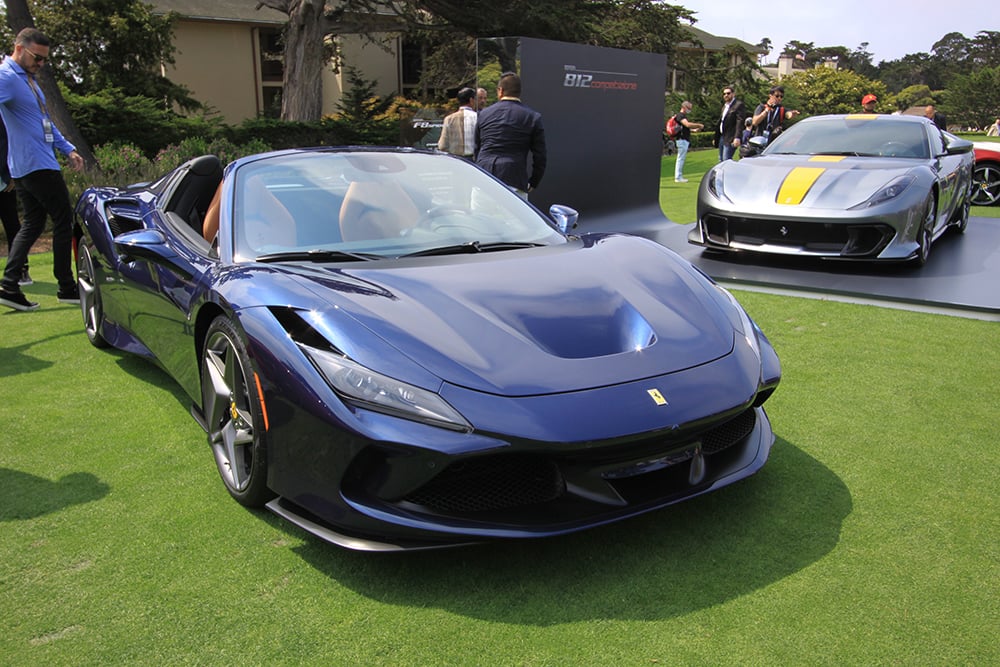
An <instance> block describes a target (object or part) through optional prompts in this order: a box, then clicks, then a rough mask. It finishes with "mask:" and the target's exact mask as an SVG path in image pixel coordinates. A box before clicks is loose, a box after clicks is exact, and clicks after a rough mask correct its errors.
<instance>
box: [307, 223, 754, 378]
mask: <svg viewBox="0 0 1000 667" xmlns="http://www.w3.org/2000/svg"><path fill="white" fill-rule="evenodd" d="M289 270H290V271H294V272H295V273H296V276H295V278H296V280H298V281H300V282H302V283H303V284H305V285H307V286H308V287H309V288H310V291H312V292H313V293H314V294H315V295H316V297H317V301H316V303H313V304H309V306H308V307H309V308H310V309H311V310H313V312H314V315H313V317H312V319H313V321H320V320H326V321H327V322H328V323H330V330H335V331H339V332H345V331H348V330H349V329H350V327H348V328H345V327H344V325H343V322H342V318H343V317H344V316H347V317H349V318H351V319H352V320H353V321H354V322H355V323H356V324H358V325H360V326H361V327H363V329H358V328H355V329H353V330H350V333H348V334H347V335H341V337H340V339H339V340H334V339H335V338H337V336H335V335H329V334H328V337H330V338H331V341H333V342H335V344H337V345H338V347H340V348H341V349H342V351H344V352H345V353H347V354H348V355H350V356H352V357H353V358H355V359H356V360H357V361H358V362H359V363H362V364H364V365H366V366H368V367H370V368H372V369H375V370H380V371H382V372H388V373H389V374H392V369H386V363H385V362H384V360H385V359H389V358H391V357H392V356H394V355H395V354H396V353H397V352H398V353H402V354H403V355H404V356H405V357H407V358H408V359H409V360H410V361H412V362H415V363H416V364H418V365H420V366H421V367H422V368H423V369H425V370H426V371H429V372H431V373H433V374H434V375H435V376H436V377H438V378H440V379H442V380H444V381H446V382H449V383H452V384H455V385H458V386H462V387H467V388H470V389H475V390H478V391H484V392H490V393H497V394H503V395H509V396H525V395H540V394H550V393H558V392H566V391H574V390H580V389H587V388H593V387H601V386H608V385H614V384H619V383H622V382H628V381H634V380H637V379H642V378H648V377H654V376H659V375H663V374H665V373H671V372H674V371H679V370H683V369H687V368H691V367H694V366H698V365H701V364H705V363H708V362H710V361H712V360H714V359H718V358H719V357H722V356H724V355H726V354H728V353H730V352H731V351H732V348H733V339H734V334H733V324H732V321H731V320H730V319H728V316H727V313H726V312H725V311H724V310H723V306H722V305H721V302H720V300H719V299H718V297H717V296H716V295H714V294H713V292H714V288H713V287H712V286H711V285H710V284H709V283H708V281H707V280H706V279H705V278H704V277H702V276H701V275H700V274H698V273H697V272H696V271H695V270H694V269H693V268H692V267H691V266H690V264H688V263H687V262H685V261H684V260H683V259H681V258H679V257H678V256H677V255H675V254H674V253H673V252H671V251H669V250H667V249H666V248H664V247H662V246H660V245H658V244H655V243H653V242H651V241H647V240H645V239H640V238H636V237H628V236H620V235H611V236H593V237H584V239H582V240H573V241H570V242H568V243H566V244H561V245H559V246H548V247H544V248H534V249H526V250H516V251H506V252H495V253H480V254H474V255H452V256H446V257H434V258H428V257H424V258H413V259H403V260H399V261H394V262H388V261H385V262H382V261H380V262H375V263H369V264H352V265H350V266H347V267H345V266H344V265H343V264H340V265H338V266H337V267H336V268H334V267H324V266H322V265H315V266H303V265H299V266H297V267H295V268H294V269H293V268H289ZM317 311H318V312H321V313H322V314H323V316H322V317H320V318H317V317H316V316H315V313H316V312H317ZM337 320H341V323H340V324H336V322H337ZM358 336H362V337H365V340H364V341H363V342H362V341H360V340H357V339H356V337H358ZM373 336H374V337H377V339H379V340H381V341H383V342H384V343H385V344H388V345H389V346H391V347H392V348H394V349H393V351H392V354H386V353H382V354H380V353H379V349H378V346H376V345H373V340H372V337H373ZM397 377H398V376H397ZM400 379H404V380H405V379H407V378H400Z"/></svg>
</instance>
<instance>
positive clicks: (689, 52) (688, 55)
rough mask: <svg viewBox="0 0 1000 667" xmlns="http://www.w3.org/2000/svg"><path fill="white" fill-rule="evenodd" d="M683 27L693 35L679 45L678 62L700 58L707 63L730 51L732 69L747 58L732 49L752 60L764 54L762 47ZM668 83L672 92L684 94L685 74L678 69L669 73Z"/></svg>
mask: <svg viewBox="0 0 1000 667" xmlns="http://www.w3.org/2000/svg"><path fill="white" fill-rule="evenodd" d="M683 27H684V29H685V30H686V31H687V32H689V33H690V34H691V41H690V42H681V43H679V44H678V45H677V60H678V61H685V60H687V61H694V60H697V59H699V58H701V59H704V60H706V61H707V59H708V58H709V57H710V56H712V55H714V54H717V53H725V52H726V51H729V63H728V64H729V66H730V67H737V66H739V65H740V64H742V63H743V62H745V60H746V58H747V56H746V55H744V54H741V53H740V49H732V48H731V47H733V46H738V47H741V49H742V50H743V51H744V52H745V53H746V54H749V56H750V57H751V58H756V57H757V55H758V54H761V53H764V51H763V50H762V49H761V48H760V47H757V46H754V45H753V44H750V43H749V42H744V41H743V40H740V39H736V38H735V37H719V36H718V35H713V34H711V33H707V32H705V31H704V30H699V29H698V28H695V27H694V26H683ZM706 64H707V62H706ZM668 81H669V82H670V90H671V91H672V92H682V91H683V90H684V73H683V72H682V71H681V70H680V69H678V68H677V67H671V68H670V71H669V72H668Z"/></svg>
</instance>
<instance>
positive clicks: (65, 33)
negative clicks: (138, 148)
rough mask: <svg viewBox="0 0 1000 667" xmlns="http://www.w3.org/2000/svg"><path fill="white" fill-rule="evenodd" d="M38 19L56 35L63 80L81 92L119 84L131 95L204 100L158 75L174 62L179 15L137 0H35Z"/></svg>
mask: <svg viewBox="0 0 1000 667" xmlns="http://www.w3.org/2000/svg"><path fill="white" fill-rule="evenodd" d="M32 6H33V7H34V17H35V22H36V23H37V24H38V27H39V28H40V29H41V30H42V31H43V32H45V33H46V34H48V35H51V36H52V37H53V39H54V40H57V44H56V45H55V51H56V54H55V55H56V56H57V57H58V59H59V67H58V69H56V70H55V71H54V73H55V75H56V78H57V80H58V81H59V83H61V84H63V85H64V86H65V87H66V88H67V89H68V90H70V91H71V92H73V93H76V94H78V95H89V94H92V93H98V92H102V91H104V90H106V89H108V88H120V89H121V90H122V91H124V92H125V93H126V94H128V95H139V96H143V97H149V98H153V99H157V100H160V101H161V103H165V104H167V105H171V104H178V105H179V106H181V107H182V108H185V109H188V110H193V109H196V108H198V107H199V106H200V105H199V104H198V103H197V102H196V101H195V100H194V99H192V98H191V96H190V94H189V93H188V91H187V90H185V89H184V88H183V87H181V86H178V85H176V84H174V83H172V82H171V81H170V80H169V79H167V78H166V77H164V76H163V75H162V74H160V70H161V67H162V66H163V65H164V64H171V63H173V62H174V58H173V55H174V51H175V49H174V46H173V23H174V20H175V15H167V16H162V15H156V14H153V12H152V9H153V7H152V5H148V4H145V3H144V2H141V1H139V0H35V1H34V2H33V3H32Z"/></svg>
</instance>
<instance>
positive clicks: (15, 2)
mask: <svg viewBox="0 0 1000 667" xmlns="http://www.w3.org/2000/svg"><path fill="white" fill-rule="evenodd" d="M6 5H7V26H8V27H9V28H10V29H11V30H12V31H13V33H14V34H15V35H16V34H17V33H19V32H21V30H23V29H25V28H34V27H35V20H34V18H32V16H31V12H30V11H28V3H27V0H6ZM50 51H51V49H50ZM37 79H38V85H39V86H41V88H42V92H43V93H44V94H45V100H46V103H47V106H48V110H49V115H51V116H52V120H53V121H54V122H55V124H56V126H57V127H58V128H59V130H60V131H61V132H62V133H63V135H64V136H65V137H66V139H68V140H69V142H70V143H72V144H73V145H74V146H76V151H77V152H78V153H79V154H80V156H81V157H82V158H83V161H84V164H85V165H86V167H87V169H88V170H90V169H93V168H94V167H96V166H97V160H96V158H94V152H93V151H92V150H91V148H90V144H89V143H88V142H87V140H86V139H84V138H83V135H82V134H80V130H79V129H78V128H77V126H76V123H74V122H73V117H72V116H71V115H70V113H69V109H67V108H66V101H65V100H64V99H63V96H62V92H61V91H60V90H59V86H58V85H57V84H56V80H55V76H54V75H53V74H52V65H50V66H48V67H43V68H42V69H41V70H39V72H38V77H37Z"/></svg>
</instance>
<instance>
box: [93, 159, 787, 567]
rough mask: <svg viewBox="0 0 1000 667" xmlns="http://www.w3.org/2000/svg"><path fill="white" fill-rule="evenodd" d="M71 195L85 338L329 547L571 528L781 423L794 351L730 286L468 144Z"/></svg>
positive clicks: (719, 474)
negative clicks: (581, 219) (126, 366)
mask: <svg viewBox="0 0 1000 667" xmlns="http://www.w3.org/2000/svg"><path fill="white" fill-rule="evenodd" d="M77 214H78V223H79V228H78V232H77V233H78V235H79V243H78V249H79V259H78V273H79V286H80V292H81V308H82V312H83V322H84V329H85V331H86V334H87V336H88V337H89V339H90V341H91V342H92V343H93V344H94V345H95V346H97V347H107V346H111V347H114V348H118V349H120V350H126V351H129V352H132V353H135V354H138V355H141V356H143V357H146V358H148V359H150V360H151V361H153V362H155V363H157V364H159V365H160V366H162V367H163V368H164V369H165V370H166V371H167V373H169V374H170V375H171V376H172V377H173V378H174V379H175V380H176V381H177V382H178V383H179V384H180V386H181V387H182V388H183V389H184V391H185V392H186V393H187V395H188V396H189V397H190V399H191V401H192V403H193V405H192V408H191V411H192V414H193V415H194V416H195V418H196V419H197V420H198V422H199V423H200V424H201V425H202V426H203V428H204V429H205V431H206V433H207V436H208V437H207V439H208V443H209V450H210V451H211V452H212V454H213V456H214V459H215V464H216V466H217V467H218V471H219V473H220V476H221V478H222V481H223V483H224V485H225V488H226V489H227V490H228V492H229V493H230V494H231V495H232V497H233V498H235V499H236V500H237V501H238V502H240V503H242V504H244V505H246V506H249V507H259V506H262V505H266V506H267V507H268V508H270V509H271V510H273V511H274V512H276V513H277V514H279V515H280V516H282V517H285V518H286V519H288V520H289V521H291V522H292V523H294V524H296V525H298V526H300V527H302V528H303V529H305V530H307V531H309V532H310V533H313V534H315V535H317V536H319V537H321V538H322V539H325V540H328V541H330V542H333V543H335V544H339V545H342V546H345V547H348V548H352V549H361V550H395V549H418V548H432V547H439V546H447V545H453V544H460V543H468V542H477V541H483V540H490V539H499V538H529V537H539V536H550V535H558V534H562V533H569V532H573V531H577V530H581V529H584V528H589V527H592V526H597V525H601V524H605V523H608V522H612V521H616V520H620V519H624V518H626V517H630V516H634V515H637V514H641V513H644V512H648V511H650V510H654V509H657V508H661V507H664V506H666V505H670V504H672V503H675V502H678V501H681V500H685V499H688V498H692V497H694V496H698V495H700V494H703V493H707V492H710V491H714V490H715V489H718V488H720V487H722V486H725V485H727V484H730V483H732V482H735V481H737V480H740V479H743V478H745V477H747V476H749V475H751V474H753V473H754V472H756V471H757V470H758V469H760V468H761V466H763V465H764V463H765V461H766V460H767V458H768V453H769V451H770V448H771V445H772V443H773V441H774V434H773V432H772V430H771V426H770V423H769V421H768V418H767V415H766V414H765V412H764V409H763V404H764V402H765V401H766V400H767V399H768V397H769V396H770V395H771V393H772V392H773V391H774V390H775V388H776V387H777V386H778V383H779V381H780V378H781V369H780V364H779V361H778V357H777V355H776V354H775V351H774V349H773V348H772V346H771V344H770V343H769V342H768V340H767V338H766V336H765V335H764V334H763V333H762V332H761V331H760V329H759V328H758V327H757V325H756V324H754V322H753V321H752V320H751V319H750V317H749V316H748V315H747V313H746V311H744V309H743V308H741V307H740V305H739V304H738V303H737V302H736V300H735V299H734V298H733V296H732V295H731V294H730V293H729V292H727V291H726V290H725V289H723V288H722V287H720V286H719V285H717V284H715V283H714V282H713V281H712V280H710V279H709V278H707V277H706V276H705V275H704V274H702V273H701V272H700V271H698V270H697V269H696V268H694V267H693V266H692V265H691V264H690V263H688V262H687V261H685V260H684V259H682V258H681V257H680V256H678V255H677V254H675V253H674V252H672V251H670V250H668V249H667V248H665V247H663V246H660V245H658V244H656V243H653V242H652V241H649V240H645V239H642V238H638V237H633V236H628V235H623V234H584V235H579V236H577V235H573V234H570V233H567V232H569V231H571V230H572V226H573V224H574V221H575V218H576V213H575V212H574V211H573V210H572V209H568V208H566V207H560V206H553V207H552V211H551V212H550V214H551V215H552V218H551V219H550V218H549V217H546V216H545V215H544V214H542V213H541V212H539V211H538V210H537V209H535V208H534V207H533V206H531V205H530V204H529V203H527V202H526V201H524V200H523V199H521V198H520V197H518V196H517V195H516V194H515V193H514V192H512V191H511V190H509V189H508V188H507V187H506V186H504V185H503V184H502V183H501V182H500V181H498V180H496V179H494V178H493V177H492V176H491V175H489V174H488V173H486V172H485V171H483V170H481V169H479V168H478V167H476V166H475V165H473V164H471V163H469V162H468V161H465V160H462V159H460V158H456V157H453V156H448V155H445V154H440V153H431V152H426V151H421V150H415V149H414V150H410V149H361V148H351V149H329V148H324V149H299V150H289V151H282V152H275V153H268V154H263V155H256V156H251V157H247V158H242V159H240V160H237V161H235V162H233V163H231V164H230V165H228V166H227V167H226V168H225V170H224V171H223V169H222V167H221V165H220V164H219V160H218V159H217V158H216V157H214V156H204V157H200V158H197V159H195V160H192V161H191V162H189V163H187V164H185V165H182V166H181V167H180V168H179V169H177V170H176V171H174V172H171V173H169V174H167V175H166V176H164V177H163V178H161V179H159V180H157V181H156V182H154V183H150V184H148V185H142V186H134V187H130V188H126V189H115V188H101V187H97V188H92V189H90V190H87V191H86V192H85V193H84V194H83V195H82V197H81V199H80V201H79V203H78V206H77ZM93 418H95V419H100V406H99V405H96V406H94V415H93ZM155 437H156V434H155V433H154V434H150V438H151V439H154V438H155ZM129 446H140V447H141V446H152V443H142V444H137V443H129ZM159 474H170V473H169V471H160V473H159Z"/></svg>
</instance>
